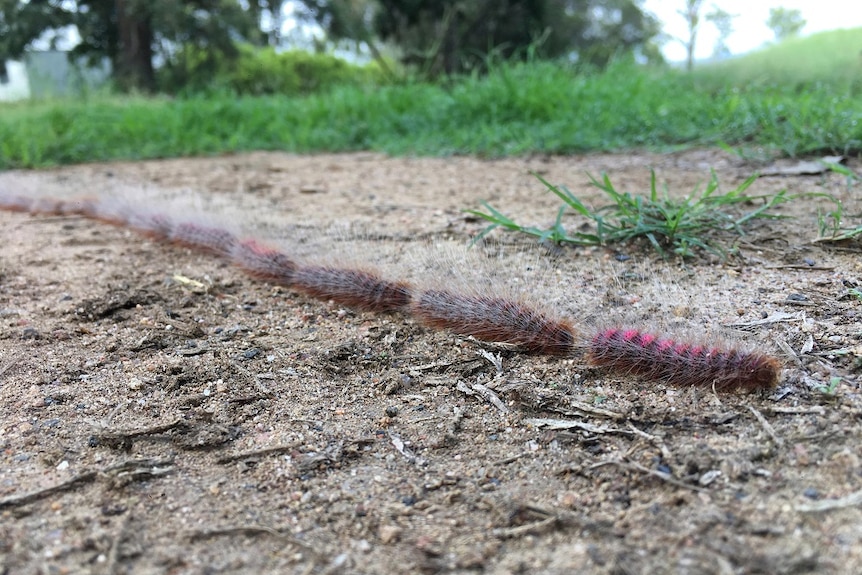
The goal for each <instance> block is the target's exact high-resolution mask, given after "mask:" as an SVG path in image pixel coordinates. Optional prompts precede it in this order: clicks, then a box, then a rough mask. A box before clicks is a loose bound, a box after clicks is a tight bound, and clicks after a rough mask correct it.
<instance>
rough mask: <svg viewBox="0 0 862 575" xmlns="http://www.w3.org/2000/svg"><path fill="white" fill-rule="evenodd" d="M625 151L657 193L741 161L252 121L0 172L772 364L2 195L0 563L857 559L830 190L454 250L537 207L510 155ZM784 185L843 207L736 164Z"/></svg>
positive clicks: (246, 567)
mask: <svg viewBox="0 0 862 575" xmlns="http://www.w3.org/2000/svg"><path fill="white" fill-rule="evenodd" d="M785 164H786V165H790V164H793V162H792V161H790V160H788V161H786V162H785ZM850 166H851V167H852V168H853V169H855V170H857V172H858V171H860V168H862V166H860V165H859V163H858V162H854V161H851V163H850ZM650 168H654V169H655V170H656V175H657V177H658V180H659V182H660V183H666V184H667V185H668V188H669V189H670V190H671V192H672V193H687V192H690V191H691V190H692V189H694V188H695V186H696V185H698V184H700V185H703V184H704V183H705V182H706V180H707V179H708V178H709V170H710V169H711V168H712V169H715V170H716V172H717V174H718V176H719V178H720V180H721V182H722V186H723V187H722V189H723V190H725V191H727V190H729V189H731V187H732V186H735V185H738V184H739V183H740V182H742V181H743V180H744V179H745V178H746V177H747V176H749V175H750V174H752V173H753V172H754V171H756V170H757V169H759V167H758V166H752V165H748V164H746V163H745V162H744V161H743V160H741V159H739V158H734V157H731V156H726V155H723V154H721V153H716V152H712V151H690V152H685V153H678V154H668V155H650V154H625V155H591V156H583V157H555V158H545V157H534V158H514V159H505V160H494V161H483V160H479V159H470V158H446V159H410V158H406V159H405V158H387V157H383V156H380V155H374V154H351V155H319V156H294V155H287V154H279V153H255V154H248V155H240V156H226V157H218V158H207V159H191V160H189V159H183V160H168V161H148V162H137V163H111V164H95V165H83V166H72V167H65V168H59V169H54V170H45V171H40V172H23V173H22V172H19V173H15V172H6V173H0V188H2V189H6V190H10V189H11V190H14V191H18V192H26V193H39V194H45V195H52V196H62V197H74V196H82V195H93V194H106V195H112V196H120V197H123V198H126V199H127V200H128V201H130V202H139V203H140V204H142V205H146V206H147V207H148V208H149V209H161V208H159V207H160V206H164V210H165V211H167V212H168V213H170V214H171V215H173V216H174V217H177V218H180V219H182V218H194V219H196V220H201V219H206V220H207V221H216V222H220V223H222V224H223V225H225V226H229V227H231V228H234V229H242V230H244V231H245V233H247V234H249V235H253V236H260V237H261V238H264V239H267V240H268V241H271V242H273V243H275V244H277V245H281V246H283V247H284V249H285V250H286V251H289V252H290V253H292V254H296V255H297V256H298V257H301V258H303V259H304V260H307V261H335V262H339V263H341V264H342V265H356V264H355V263H354V264H350V262H361V264H360V265H362V266H373V267H374V268H375V269H379V270H382V271H383V272H384V273H385V274H386V275H387V276H388V277H403V278H405V279H408V280H410V281H412V282H416V283H419V284H440V285H446V286H448V287H452V288H453V289H464V290H468V291H469V290H472V291H476V292H480V293H484V292H486V291H489V290H493V291H499V292H503V293H509V294H517V295H518V296H521V297H524V298H525V299H528V300H531V301H534V302H538V303H539V304H541V305H543V306H545V307H546V308H547V309H550V310H554V311H555V312H556V313H559V314H561V315H564V316H566V317H569V318H572V320H573V321H574V322H575V323H576V324H577V325H579V326H583V329H584V330H585V331H589V330H590V329H592V326H602V325H608V324H612V323H615V322H634V323H637V324H645V325H647V326H649V327H650V328H652V329H659V330H663V331H666V332H669V333H672V334H679V337H681V338H687V337H695V338H721V339H722V340H723V341H725V342H729V343H728V345H739V346H743V347H746V348H749V349H757V350H762V351H764V352H767V353H772V354H775V355H776V356H777V357H779V358H781V360H782V362H783V363H784V365H785V368H784V371H783V376H782V380H781V383H780V385H779V386H778V388H777V389H776V390H774V391H770V392H764V393H755V394H716V393H714V392H712V391H711V390H708V389H688V390H682V389H675V388H671V387H668V386H666V385H664V384H656V383H649V382H643V381H638V380H637V379H636V378H624V377H612V376H609V375H608V374H607V373H604V372H602V371H601V370H599V369H596V368H594V367H590V366H589V365H587V364H586V361H585V359H584V357H582V356H581V355H576V356H574V357H570V358H548V357H541V356H530V355H524V354H519V353H515V352H513V351H511V350H505V349H499V348H495V347H494V346H488V345H484V344H481V343H479V342H476V341H472V340H470V339H465V338H461V337H457V336H455V335H452V334H450V333H446V332H436V331H431V330H428V329H426V328H423V327H422V326H420V325H418V324H416V323H415V322H414V321H412V320H411V319H410V318H406V317H401V316H399V315H373V314H361V313H356V312H354V311H352V310H349V309H344V308H341V307H339V306H336V305H334V304H332V303H331V302H320V301H314V300H311V299H308V298H304V297H301V296H298V295H297V294H295V293H292V292H291V291H290V290H288V289H284V288H280V287H277V286H272V285H268V284H266V283H262V282H259V281H255V280H253V279H251V278H249V277H247V276H245V275H244V274H243V273H242V272H240V271H238V270H237V269H235V268H233V267H231V266H230V265H228V264H226V263H225V262H223V261H220V260H219V259H217V258H214V257H210V256H206V255H201V254H198V253H195V252H192V251H190V250H188V249H184V248H182V247H177V246H171V245H163V244H159V243H155V242H152V241H150V240H147V239H144V238H141V237H139V236H137V235H135V234H134V233H132V232H129V231H127V230H123V229H117V228H113V227H111V226H108V225H105V224H100V223H98V222H91V221H87V220H84V219H81V218H78V217H44V216H42V217H31V216H28V215H25V214H14V213H0V242H2V244H0V245H2V251H0V319H2V323H0V573H2V574H10V575H11V574H24V573H41V574H61V573H93V574H103V573H106V574H114V573H116V574H119V573H130V574H131V573H171V574H180V573H200V574H205V573H206V574H210V573H297V574H312V573H418V572H425V573H438V572H441V573H478V572H484V573H615V574H629V573H693V574H694V573H696V574H710V573H716V574H725V573H727V574H729V573H815V572H816V573H860V572H862V465H860V455H862V454H860V451H859V445H860V438H862V397H860V392H862V389H860V385H862V380H860V375H859V374H860V370H862V329H861V328H860V321H859V320H860V313H862V301H860V298H859V297H857V295H854V292H853V290H854V289H859V290H862V263H860V262H862V260H860V251H862V249H860V245H859V243H858V242H857V243H855V244H853V243H850V244H844V245H837V246H836V245H831V244H824V243H816V242H812V239H814V238H815V236H816V235H817V210H818V209H821V210H822V209H827V208H828V204H825V203H823V202H818V201H817V200H816V199H801V200H797V201H795V202H793V203H790V204H785V205H784V206H783V207H782V208H781V213H783V214H786V215H793V216H796V217H795V218H793V219H784V220H772V221H758V222H755V223H753V225H752V226H750V228H749V229H748V234H747V235H746V236H744V237H742V238H741V239H738V240H736V241H737V248H738V254H737V255H735V256H733V257H731V258H730V259H729V260H728V261H727V262H725V263H722V262H719V261H716V260H715V258H710V257H704V258H697V259H693V260H687V261H680V260H679V259H669V260H662V259H661V258H660V257H657V256H656V255H655V254H654V253H653V252H651V251H650V250H649V249H647V248H646V247H645V246H641V245H629V246H617V247H615V248H613V249H599V248H590V249H584V248H559V249H552V248H549V247H547V246H544V247H543V246H538V245H537V244H535V242H534V241H533V240H531V239H529V238H526V237H521V236H518V235H514V234H506V233H503V232H499V231H498V232H495V233H494V234H492V238H493V240H492V241H491V242H489V243H488V244H487V245H483V246H479V247H477V248H474V249H472V250H467V249H466V246H467V244H468V243H469V240H470V238H471V237H472V236H473V235H475V234H476V233H477V232H478V231H479V230H481V229H482V228H483V227H484V226H483V224H482V223H481V222H480V221H476V219H475V218H472V217H470V216H469V215H467V214H465V213H464V210H465V209H469V208H476V207H479V202H480V201H481V200H487V201H489V202H490V203H491V204H492V205H494V206H495V207H496V208H498V209H500V210H501V211H503V212H504V213H507V214H510V215H512V216H513V217H515V218H516V219H517V220H518V221H520V222H524V223H531V224H535V225H539V226H548V225H550V224H551V223H552V222H553V220H554V217H555V215H556V210H557V207H558V203H557V201H556V198H554V197H553V196H552V195H551V194H549V193H547V192H546V191H544V188H543V187H542V186H541V184H539V182H537V181H536V179H535V178H534V177H533V176H531V175H530V174H529V172H530V171H536V172H538V173H540V174H542V175H543V176H544V177H545V178H547V179H548V180H550V181H552V182H555V183H559V184H565V185H566V186H568V187H569V188H570V189H571V190H572V192H573V193H575V194H576V195H578V196H579V197H581V198H584V199H585V200H587V202H588V203H595V202H598V201H600V196H599V195H598V193H597V191H596V190H595V189H593V188H590V186H589V183H588V178H587V176H586V173H587V172H589V173H591V174H594V175H597V176H598V175H599V174H601V173H602V172H607V173H608V174H609V175H610V177H611V179H612V180H613V182H614V183H615V184H616V186H617V188H618V189H621V190H626V191H633V192H641V193H642V192H644V191H646V190H647V186H648V185H649V179H650V173H649V170H650ZM781 189H787V190H788V191H789V192H790V193H807V192H829V193H832V194H834V195H835V196H837V197H839V198H841V199H842V200H843V201H845V202H846V208H847V213H848V214H851V215H852V214H854V213H855V214H859V213H860V202H859V197H860V195H859V194H860V190H862V187H860V185H859V184H855V185H849V184H848V182H847V181H846V179H845V178H844V177H843V176H840V175H838V174H822V175H813V176H772V177H762V178H760V179H759V180H758V181H757V182H756V183H755V184H754V185H753V187H752V188H751V189H750V190H749V193H751V194H762V193H774V192H777V191H778V190H781ZM201 214H209V216H203V215H201ZM567 221H569V220H567ZM853 221H855V224H856V225H858V224H859V220H858V219H857V220H853ZM731 240H732V239H731ZM344 262H347V264H344Z"/></svg>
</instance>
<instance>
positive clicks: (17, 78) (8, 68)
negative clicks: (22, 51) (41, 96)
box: [0, 60, 30, 102]
mask: <svg viewBox="0 0 862 575" xmlns="http://www.w3.org/2000/svg"><path fill="white" fill-rule="evenodd" d="M29 97H30V78H29V77H28V76H27V66H26V65H25V64H24V62H18V61H15V60H6V61H5V62H0V102H14V101H15V100H24V99H25V98H29Z"/></svg>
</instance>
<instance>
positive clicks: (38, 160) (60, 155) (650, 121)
mask: <svg viewBox="0 0 862 575" xmlns="http://www.w3.org/2000/svg"><path fill="white" fill-rule="evenodd" d="M698 84H699V82H698V81H697V78H696V77H693V76H688V75H685V74H681V73H676V72H672V71H662V72H657V71H654V70H648V69H643V68H638V67H635V66H632V65H618V66H615V67H612V68H611V69H609V70H607V71H606V72H604V73H583V72H581V73H576V72H575V71H573V70H572V69H571V68H568V67H563V66H559V65H553V64H548V63H531V64H527V65H507V66H502V67H500V68H498V69H497V70H495V71H494V72H493V73H491V74H490V75H489V76H487V77H483V78H464V79H461V80H458V81H456V82H454V83H453V84H452V85H450V86H439V85H430V84H422V83H415V84H405V85H399V86H386V87H381V88H377V89H368V88H365V89H363V88H356V87H344V88H339V89H335V90H333V91H331V92H329V93H326V94H319V95H312V96H307V97H296V98H287V97H279V96H269V97H245V98H237V97H234V96H230V95H224V96H209V97H207V98H192V99H176V100H172V99H165V98H152V99H148V98H134V97H124V98H120V97H109V96H96V97H92V98H90V99H87V100H85V101H80V102H73V101H59V102H36V103H31V104H17V105H8V104H7V105H0V169H2V168H15V167H38V166H45V165H52V164H64V163H74V162H85V161H96V160H112V159H141V158H159V157H170V156H188V155H206V154H218V153H225V152H237V151H246V150H274V149H277V150H287V151H294V152H314V151H324V150H325V151H347V150H378V151H384V152H387V153H391V154H422V155H447V154H462V153H463V154H480V155H492V156H499V155H509V154H518V153H525V152H546V153H570V152H580V151H588V150H589V151H593V150H620V149H625V148H633V147H646V148H652V149H668V148H675V147H687V146H694V145H698V146H700V145H714V144H718V143H726V144H728V145H731V146H736V145H742V144H743V143H744V145H745V146H747V147H756V148H760V149H762V150H765V151H766V152H767V153H778V154H786V155H799V154H805V153H813V152H820V151H826V150H828V151H833V152H839V153H846V152H848V151H858V150H860V149H862V122H860V121H859V118H860V117H862V98H859V97H858V96H859V94H856V93H855V89H854V87H853V85H849V84H846V83H844V84H836V85H832V84H829V83H819V84H816V85H811V86H808V87H807V88H806V89H805V90H800V89H798V86H790V85H785V86H775V85H757V86H754V87H752V88H751V89H746V88H735V87H727V88H720V89H717V88H715V87H714V86H712V87H709V88H708V89H703V88H699V87H698Z"/></svg>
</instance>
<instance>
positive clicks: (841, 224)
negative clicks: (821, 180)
mask: <svg viewBox="0 0 862 575" xmlns="http://www.w3.org/2000/svg"><path fill="white" fill-rule="evenodd" d="M824 164H826V166H827V167H828V168H829V169H830V170H831V171H833V172H835V173H836V174H841V175H842V176H845V177H846V178H847V187H848V188H850V187H852V186H853V184H855V183H856V182H858V181H860V178H859V176H858V175H856V173H855V172H854V171H853V170H851V169H850V168H848V167H847V166H843V165H841V164H835V163H831V162H824ZM822 196H825V197H826V198H828V199H829V200H830V201H831V202H832V204H833V206H834V207H833V208H832V210H831V211H829V212H827V213H826V214H824V213H822V212H820V213H818V215H817V228H818V232H819V233H818V235H817V239H816V240H814V241H816V242H834V243H838V242H844V241H848V240H854V239H857V238H862V224H859V225H857V226H855V227H853V226H852V225H851V226H847V225H846V224H845V220H844V204H843V203H841V200H839V199H837V198H835V197H834V196H832V195H829V194H822ZM856 217H857V218H858V217H859V216H858V215H857V216H856Z"/></svg>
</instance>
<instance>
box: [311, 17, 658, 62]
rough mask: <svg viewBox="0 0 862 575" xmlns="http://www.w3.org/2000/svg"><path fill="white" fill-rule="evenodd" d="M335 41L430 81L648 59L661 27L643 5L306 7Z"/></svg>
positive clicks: (652, 53) (653, 52) (313, 18)
mask: <svg viewBox="0 0 862 575" xmlns="http://www.w3.org/2000/svg"><path fill="white" fill-rule="evenodd" d="M302 4H303V5H304V6H305V8H306V13H307V14H308V15H309V17H310V19H312V20H314V21H315V22H317V23H319V24H320V25H321V26H322V27H323V28H324V30H326V32H327V33H328V34H329V35H330V36H331V37H333V38H334V39H339V38H346V37H349V38H352V39H356V40H362V41H366V42H367V40H368V38H371V37H376V38H380V39H381V40H383V41H386V42H389V43H390V44H392V45H394V46H395V47H396V48H397V49H398V50H399V51H400V55H401V60H402V61H403V62H404V63H406V64H408V65H414V66H416V67H417V68H419V69H420V70H423V71H425V72H426V73H428V74H429V75H431V76H436V75H440V74H453V73H459V72H464V71H467V70H472V69H477V68H482V67H483V66H485V65H486V64H487V62H488V58H489V56H492V57H499V58H504V59H509V58H513V57H517V56H524V55H526V54H527V53H528V52H530V51H534V52H535V51H537V52H539V53H540V54H541V55H543V56H546V57H561V56H563V57H569V58H572V59H577V60H579V61H584V62H589V63H592V64H596V65H599V66H601V65H605V64H607V63H608V62H609V61H610V59H611V58H613V57H614V55H615V54H618V53H626V52H629V53H630V52H632V51H635V50H640V51H642V52H643V53H645V54H646V53H648V54H650V55H654V54H656V53H657V52H655V51H650V49H649V48H650V46H649V44H650V42H651V41H652V40H653V39H654V38H655V37H656V36H657V35H658V32H659V24H658V21H657V20H656V19H655V17H654V16H652V15H651V14H649V13H647V12H644V11H643V10H642V9H641V7H640V1H639V0H304V1H303V2H302Z"/></svg>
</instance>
